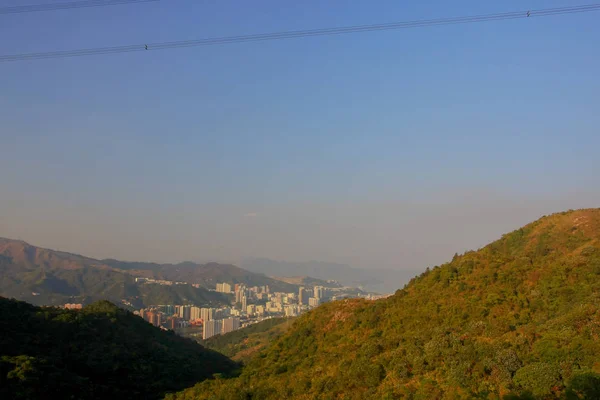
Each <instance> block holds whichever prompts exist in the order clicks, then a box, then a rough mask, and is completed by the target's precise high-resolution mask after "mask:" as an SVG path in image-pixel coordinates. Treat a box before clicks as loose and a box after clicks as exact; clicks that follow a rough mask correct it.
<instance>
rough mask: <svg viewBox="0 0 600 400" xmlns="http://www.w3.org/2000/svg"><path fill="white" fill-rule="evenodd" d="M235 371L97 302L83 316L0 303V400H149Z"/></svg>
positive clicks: (214, 357)
mask: <svg viewBox="0 0 600 400" xmlns="http://www.w3.org/2000/svg"><path fill="white" fill-rule="evenodd" d="M236 367H237V366H236V364H235V363H233V362H232V361H231V360H229V359H228V358H226V357H225V356H223V355H221V354H219V353H217V352H215V351H212V350H207V349H205V348H203V347H202V346H200V345H199V344H197V343H195V342H194V341H192V340H188V339H183V338H181V337H178V336H176V335H175V334H173V332H169V331H162V330H160V329H158V328H155V327H153V326H152V325H150V324H148V323H147V322H145V321H144V320H142V319H141V318H139V317H137V316H134V315H133V314H131V313H129V312H127V311H124V310H122V309H119V308H117V307H116V306H114V305H113V304H111V303H109V302H106V301H103V302H98V303H94V304H92V305H89V306H87V307H85V308H84V309H83V310H81V311H70V310H62V309H58V308H39V307H35V306H32V305H30V304H27V303H24V302H19V301H16V300H8V299H4V298H0V398H2V399H34V398H35V399H67V398H76V399H106V398H111V397H112V398H123V399H133V398H137V399H152V398H160V397H162V396H163V395H164V393H165V392H166V391H173V390H178V389H182V388H184V387H186V386H190V385H192V384H194V383H195V382H198V381H201V380H203V379H206V378H208V377H211V376H212V375H213V374H215V373H221V374H228V373H231V372H232V371H234V370H235V368H236Z"/></svg>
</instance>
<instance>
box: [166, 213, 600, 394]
mask: <svg viewBox="0 0 600 400" xmlns="http://www.w3.org/2000/svg"><path fill="white" fill-rule="evenodd" d="M599 306H600V210H597V209H594V210H579V211H571V212H566V213H561V214H556V215H552V216H549V217H544V218H542V219H540V220H538V221H537V222H534V223H532V224H529V225H527V226H525V227H523V228H521V229H518V230H516V231H514V232H512V233H510V234H507V235H505V236H503V237H502V238H501V239H500V240H498V241H496V242H494V243H492V244H490V245H488V246H486V247H485V248H483V249H481V250H479V251H470V252H467V253H465V254H463V255H455V257H454V258H453V259H452V261H451V262H449V263H447V264H444V265H442V266H437V267H434V268H432V269H431V270H427V272H425V273H423V274H422V275H420V276H418V277H416V278H414V279H413V280H412V281H411V282H410V283H409V284H408V285H406V286H405V287H404V289H402V290H399V291H397V292H396V294H395V295H394V296H392V297H390V298H387V299H384V300H380V301H376V302H369V301H364V300H345V301H340V302H335V303H329V304H324V305H322V306H320V307H318V308H317V309H315V310H314V311H312V312H310V313H307V314H305V315H303V316H301V317H300V318H298V319H297V320H296V321H295V322H294V324H293V327H292V328H291V329H289V330H288V331H287V332H286V333H284V334H283V335H282V336H281V337H279V339H277V340H276V341H275V342H274V343H273V344H272V345H270V346H269V347H268V348H267V349H266V350H264V351H262V352H261V353H260V354H259V355H257V356H256V357H254V358H253V359H252V360H251V361H250V362H249V363H248V364H247V366H246V367H245V368H244V369H243V371H242V373H241V375H240V376H239V377H237V378H233V379H216V380H210V381H205V382H203V383H201V384H198V385H197V386H195V387H193V388H191V389H188V390H186V391H184V392H182V393H179V394H177V395H171V396H169V398H170V399H178V400H181V399H215V400H216V399H284V398H285V399H415V400H416V399H423V400H425V399H476V398H479V399H500V398H505V399H556V398H567V399H582V398H587V399H598V398H600V375H598V373H599V372H600V359H599V358H598V355H599V354H600V312H599Z"/></svg>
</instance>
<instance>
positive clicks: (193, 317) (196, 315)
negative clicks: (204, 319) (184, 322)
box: [190, 306, 202, 321]
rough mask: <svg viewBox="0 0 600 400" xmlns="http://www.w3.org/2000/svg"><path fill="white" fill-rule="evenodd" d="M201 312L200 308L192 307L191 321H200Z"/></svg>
mask: <svg viewBox="0 0 600 400" xmlns="http://www.w3.org/2000/svg"><path fill="white" fill-rule="evenodd" d="M200 310H202V309H201V308H200V307H195V306H193V307H190V321H195V320H197V319H200Z"/></svg>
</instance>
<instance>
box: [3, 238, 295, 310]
mask: <svg viewBox="0 0 600 400" xmlns="http://www.w3.org/2000/svg"><path fill="white" fill-rule="evenodd" d="M136 278H152V279H156V280H167V281H175V282H186V283H188V284H186V285H159V284H141V283H137V282H136ZM217 282H228V283H230V284H235V283H245V284H246V285H249V286H264V285H269V287H270V288H271V290H273V291H286V292H294V291H297V286H296V285H292V284H289V283H286V282H282V281H279V280H276V279H272V278H269V277H267V276H265V275H262V274H257V273H253V272H250V271H246V270H244V269H242V268H239V267H236V266H234V265H228V264H217V263H208V264H195V263H191V262H185V263H180V264H155V263H145V262H125V261H118V260H112V259H107V260H96V259H93V258H89V257H85V256H81V255H77V254H71V253H66V252H61V251H54V250H49V249H43V248H39V247H35V246H32V245H30V244H28V243H26V242H23V241H19V240H11V239H3V238H0V296H5V297H13V298H16V299H19V300H25V301H27V302H30V303H32V304H39V305H62V304H65V303H90V302H93V301H97V300H110V301H112V302H115V303H117V304H123V303H125V304H130V305H132V306H134V307H142V306H148V305H156V304H189V303H192V304H198V305H205V304H206V305H208V304H213V305H220V304H228V303H229V302H230V300H229V298H228V296H226V295H224V294H221V293H216V292H214V291H209V290H208V289H214V288H215V285H216V283H217ZM192 285H195V286H196V287H195V286H192Z"/></svg>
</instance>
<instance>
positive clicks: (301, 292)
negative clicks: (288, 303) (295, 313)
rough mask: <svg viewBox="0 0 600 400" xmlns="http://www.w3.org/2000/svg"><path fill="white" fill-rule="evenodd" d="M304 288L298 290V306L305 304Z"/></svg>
mask: <svg viewBox="0 0 600 400" xmlns="http://www.w3.org/2000/svg"><path fill="white" fill-rule="evenodd" d="M304 292H305V290H304V287H303V286H301V287H300V289H298V304H299V305H303V304H304Z"/></svg>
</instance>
